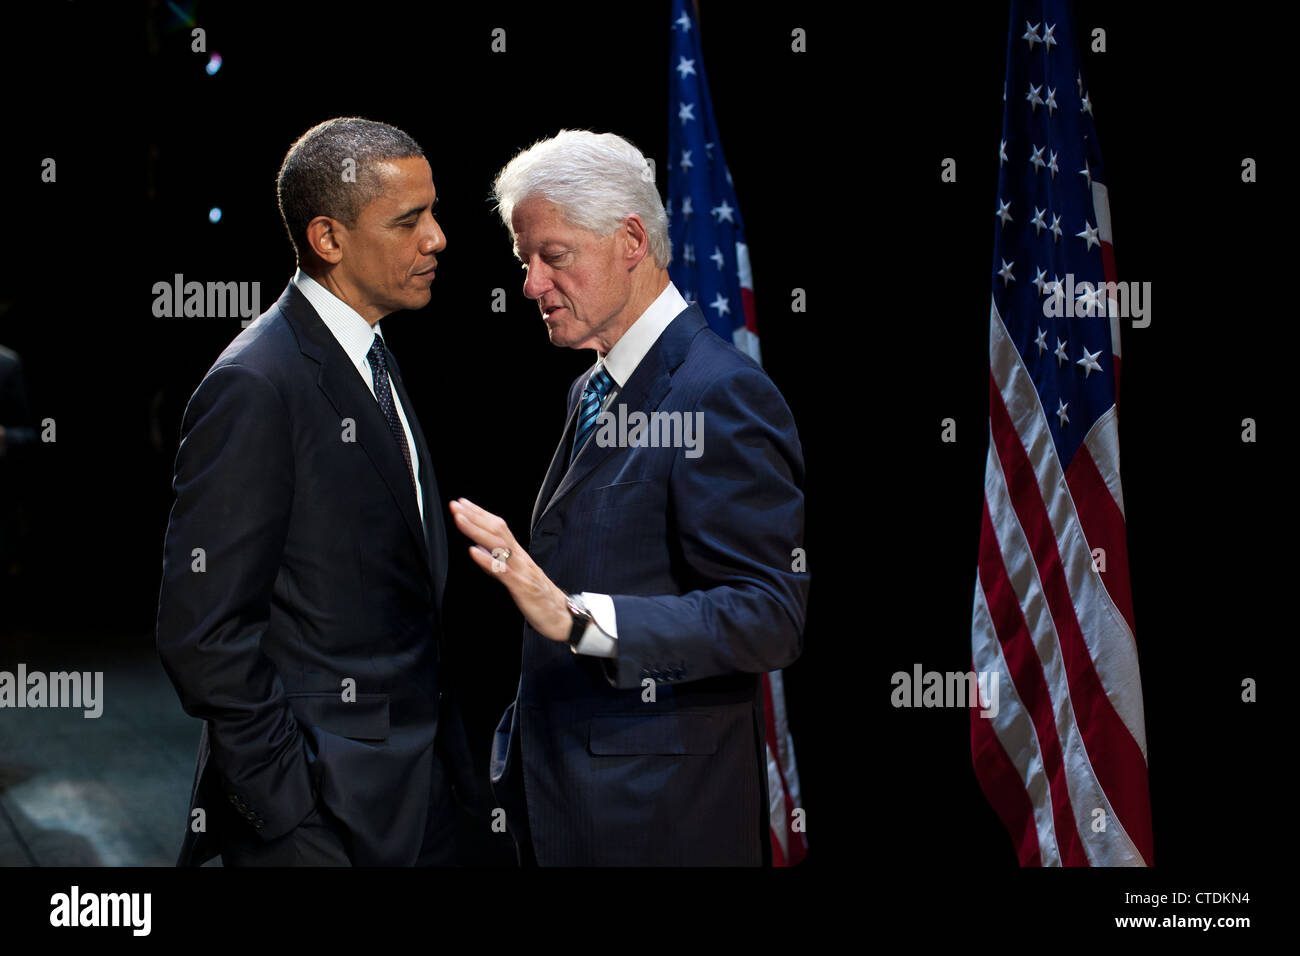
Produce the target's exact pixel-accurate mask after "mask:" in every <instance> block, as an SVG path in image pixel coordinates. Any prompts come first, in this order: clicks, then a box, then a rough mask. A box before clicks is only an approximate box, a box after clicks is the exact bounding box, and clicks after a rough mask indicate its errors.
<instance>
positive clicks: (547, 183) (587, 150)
mask: <svg viewBox="0 0 1300 956" xmlns="http://www.w3.org/2000/svg"><path fill="white" fill-rule="evenodd" d="M492 192H493V194H494V196H495V197H496V201H497V209H498V211H499V212H500V213H501V220H502V221H503V222H504V223H505V224H506V228H507V229H510V230H511V235H513V234H514V229H513V228H512V226H511V222H510V218H511V216H512V215H513V213H514V209H515V206H517V205H519V203H521V202H523V201H524V200H525V199H529V198H531V197H533V196H539V197H541V198H543V199H546V200H549V201H550V202H553V203H555V205H556V206H558V207H559V208H560V212H561V213H562V214H563V216H564V218H565V219H567V220H568V221H569V222H571V223H573V224H574V225H575V226H578V227H580V228H582V229H587V230H590V231H591V232H594V233H595V234H596V235H598V236H606V235H609V233H611V232H613V231H614V230H615V229H617V228H618V226H619V225H620V224H621V223H622V222H623V221H624V220H625V219H627V217H628V216H630V215H632V214H633V213H636V214H637V215H638V216H640V217H641V221H642V222H643V223H645V227H646V232H647V233H648V234H649V240H650V254H651V255H652V256H654V260H655V263H656V264H657V265H658V266H659V267H660V268H661V269H663V268H667V266H668V263H670V262H671V261H672V245H671V243H670V242H669V241H668V216H667V214H666V213H665V212H664V204H663V201H662V200H661V199H660V198H659V190H658V189H657V188H656V187H655V177H654V169H653V167H652V166H651V165H650V162H649V160H647V159H646V158H645V156H643V155H642V154H641V151H640V150H639V149H637V148H636V147H635V146H633V145H632V144H631V143H629V142H628V141H627V140H625V139H624V138H623V137H621V136H616V135H615V134H613V133H593V132H590V131H588V130H574V129H565V130H560V132H559V133H557V134H556V135H555V136H553V137H551V138H550V139H544V140H541V141H540V142H537V143H534V144H533V145H532V146H530V147H528V149H526V150H524V151H523V152H521V153H519V155H517V156H516V157H515V158H514V159H512V160H510V162H509V163H507V164H506V166H505V168H504V169H502V170H501V172H500V173H499V174H498V175H497V178H496V182H495V183H493V185H492Z"/></svg>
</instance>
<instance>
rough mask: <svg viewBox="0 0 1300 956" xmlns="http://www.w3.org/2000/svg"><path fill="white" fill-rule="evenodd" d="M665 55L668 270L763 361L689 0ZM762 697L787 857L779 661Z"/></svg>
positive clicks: (801, 843) (794, 839)
mask: <svg viewBox="0 0 1300 956" xmlns="http://www.w3.org/2000/svg"><path fill="white" fill-rule="evenodd" d="M670 65H671V70H670V79H669V95H668V106H669V110H668V113H669V116H668V169H669V176H668V235H669V238H670V239H671V240H672V247H673V261H672V263H671V264H670V265H669V267H668V274H669V277H670V278H671V279H672V281H673V284H674V285H675V286H677V288H678V289H679V290H680V291H681V293H682V295H683V296H684V297H685V298H686V300H687V301H694V302H698V303H699V304H700V308H701V309H702V310H703V312H704V314H705V316H706V317H707V318H708V321H709V327H710V328H711V329H713V331H714V332H717V333H718V335H720V336H722V338H723V339H725V340H726V341H728V342H731V343H732V344H734V345H735V346H736V348H738V349H740V350H741V351H742V352H744V353H745V354H747V355H749V356H750V357H751V358H752V359H753V360H754V361H756V362H761V361H762V357H761V355H760V353H759V349H758V325H757V323H756V322H755V320H754V281H753V276H752V275H751V273H750V270H749V247H748V246H747V245H746V244H745V227H744V224H743V222H742V220H741V218H740V209H739V208H738V206H739V203H738V202H737V201H736V191H735V189H734V187H733V186H732V183H731V172H730V171H729V170H728V169H727V162H726V160H725V159H724V158H723V155H722V142H721V140H719V139H718V127H717V124H716V123H715V121H714V118H713V104H712V101H711V99H710V97H709V87H708V83H707V81H706V79H705V75H704V59H703V57H702V56H701V53H700V33H699V29H698V26H697V21H696V18H695V11H694V9H693V4H688V3H687V2H686V0H674V2H673V22H672V55H671V63H670ZM763 698H764V708H765V710H766V714H767V734H766V736H767V788H768V818H769V824H770V829H771V838H772V862H773V864H774V865H776V866H794V865H795V864H797V863H799V862H800V861H801V860H803V858H804V856H805V855H806V854H807V852H808V841H807V834H806V833H804V832H802V830H798V831H796V830H795V829H793V822H794V820H795V819H796V817H795V812H794V811H795V810H796V809H801V808H802V806H803V802H802V796H801V794H800V792H799V770H798V767H797V766H796V765H795V758H794V740H793V738H792V737H791V736H790V728H789V724H788V722H787V720H786V710H785V690H784V686H783V684H782V680H781V672H780V671H773V672H772V673H770V674H764V675H763ZM799 819H802V815H800V817H799Z"/></svg>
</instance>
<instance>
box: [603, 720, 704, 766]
mask: <svg viewBox="0 0 1300 956" xmlns="http://www.w3.org/2000/svg"><path fill="white" fill-rule="evenodd" d="M587 747H588V749H589V750H590V751H591V752H592V753H593V754H596V755H597V756H606V755H609V756H614V755H619V754H711V753H715V752H716V751H717V749H718V733H717V728H716V726H715V724H714V720H713V717H712V716H711V715H709V714H654V715H646V716H644V717H631V716H628V717H593V718H591V731H590V736H589V737H588V742H587Z"/></svg>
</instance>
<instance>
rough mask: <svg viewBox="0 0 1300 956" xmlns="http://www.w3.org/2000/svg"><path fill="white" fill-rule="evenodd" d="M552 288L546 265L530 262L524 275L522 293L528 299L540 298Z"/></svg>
mask: <svg viewBox="0 0 1300 956" xmlns="http://www.w3.org/2000/svg"><path fill="white" fill-rule="evenodd" d="M551 288H552V284H551V277H550V275H549V274H548V273H547V271H546V266H545V265H544V264H542V263H540V262H530V263H529V264H528V272H527V274H526V275H525V276H524V295H525V296H527V297H528V298H530V299H540V298H541V297H542V296H544V295H545V294H546V293H547V292H549V291H550V290H551Z"/></svg>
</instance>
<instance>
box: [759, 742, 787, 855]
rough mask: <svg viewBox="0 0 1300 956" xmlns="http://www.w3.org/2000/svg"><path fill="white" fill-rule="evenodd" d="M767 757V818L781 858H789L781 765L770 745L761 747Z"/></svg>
mask: <svg viewBox="0 0 1300 956" xmlns="http://www.w3.org/2000/svg"><path fill="white" fill-rule="evenodd" d="M763 752H764V753H765V754H766V755H767V818H768V824H769V826H770V827H771V829H772V838H773V839H774V840H776V842H777V844H778V845H779V846H780V847H781V856H782V857H784V858H785V859H787V860H788V859H789V858H790V834H789V832H788V830H787V828H786V814H785V787H784V786H782V784H781V765H780V764H778V763H777V759H776V757H775V756H774V755H773V754H772V745H771V744H770V743H768V744H766V745H765V746H764V747H763Z"/></svg>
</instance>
